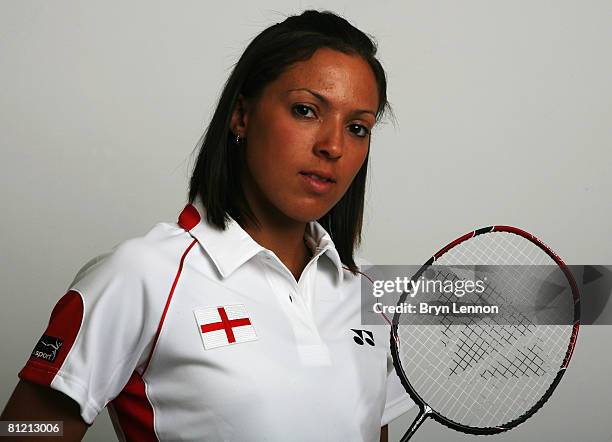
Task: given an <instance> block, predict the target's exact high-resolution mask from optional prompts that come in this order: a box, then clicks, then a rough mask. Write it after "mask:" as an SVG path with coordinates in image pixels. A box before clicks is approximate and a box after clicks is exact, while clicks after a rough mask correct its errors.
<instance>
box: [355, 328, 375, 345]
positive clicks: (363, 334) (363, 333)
mask: <svg viewBox="0 0 612 442" xmlns="http://www.w3.org/2000/svg"><path fill="white" fill-rule="evenodd" d="M351 331H352V332H353V333H355V336H353V341H355V342H356V343H357V344H359V345H363V343H364V341H365V342H367V343H368V344H370V345H371V346H372V347H374V335H373V334H372V332H371V331H369V330H357V329H354V328H352V329H351Z"/></svg>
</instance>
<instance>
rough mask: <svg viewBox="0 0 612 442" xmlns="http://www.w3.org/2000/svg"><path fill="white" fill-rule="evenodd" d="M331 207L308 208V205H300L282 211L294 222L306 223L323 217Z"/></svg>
mask: <svg viewBox="0 0 612 442" xmlns="http://www.w3.org/2000/svg"><path fill="white" fill-rule="evenodd" d="M330 209H331V207H327V206H326V207H320V206H319V207H309V206H308V205H302V206H300V207H291V208H287V210H284V211H283V212H284V213H285V216H287V217H288V218H291V219H293V220H295V221H298V222H302V223H308V222H310V221H316V220H318V219H319V218H321V217H322V216H323V215H325V214H326V213H327V212H329V210H330Z"/></svg>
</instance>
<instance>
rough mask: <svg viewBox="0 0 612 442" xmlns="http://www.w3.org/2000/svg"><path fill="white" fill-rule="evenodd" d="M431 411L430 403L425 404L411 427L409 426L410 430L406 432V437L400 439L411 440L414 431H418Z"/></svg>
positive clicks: (403, 440)
mask: <svg viewBox="0 0 612 442" xmlns="http://www.w3.org/2000/svg"><path fill="white" fill-rule="evenodd" d="M430 413H431V407H430V406H429V405H425V406H424V407H422V408H421V410H420V411H419V415H418V416H417V417H416V419H415V420H414V422H413V423H412V425H410V428H408V431H406V434H404V437H402V438H401V439H400V441H401V442H406V441H408V440H410V438H411V437H412V436H413V435H414V433H416V430H418V429H419V427H420V426H421V424H422V423H423V421H424V420H425V419H426V418H427V417H428V416H429V414H430Z"/></svg>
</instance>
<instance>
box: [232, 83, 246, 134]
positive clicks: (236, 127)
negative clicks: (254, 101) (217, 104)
mask: <svg viewBox="0 0 612 442" xmlns="http://www.w3.org/2000/svg"><path fill="white" fill-rule="evenodd" d="M248 125H249V105H248V102H247V100H246V99H245V98H244V96H243V95H242V94H240V95H239V96H238V99H237V100H236V106H234V110H233V111H232V118H231V121H230V129H231V131H232V132H233V133H234V135H240V137H241V138H245V137H246V132H247V128H248Z"/></svg>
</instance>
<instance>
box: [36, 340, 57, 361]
mask: <svg viewBox="0 0 612 442" xmlns="http://www.w3.org/2000/svg"><path fill="white" fill-rule="evenodd" d="M63 344H64V341H62V340H61V339H59V338H54V337H53V336H48V335H42V337H41V338H40V340H39V341H38V343H37V344H36V347H34V350H33V351H32V356H33V357H35V358H38V359H43V360H45V361H47V362H53V361H55V358H56V357H57V351H58V350H59V349H60V347H61V346H62V345H63Z"/></svg>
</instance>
